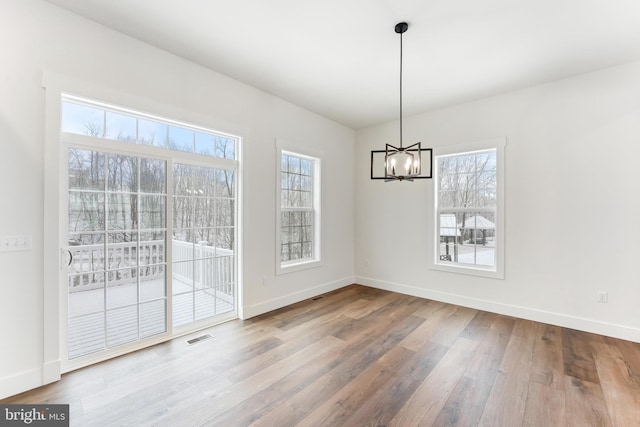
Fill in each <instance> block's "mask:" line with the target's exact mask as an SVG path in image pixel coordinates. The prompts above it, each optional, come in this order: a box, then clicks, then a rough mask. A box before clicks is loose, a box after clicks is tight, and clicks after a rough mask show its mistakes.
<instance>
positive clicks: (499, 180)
mask: <svg viewBox="0 0 640 427" xmlns="http://www.w3.org/2000/svg"><path fill="white" fill-rule="evenodd" d="M506 144H507V139H506V138H505V137H502V138H495V139H488V140H482V141H477V142H471V143H466V144H456V145H451V146H444V147H437V148H434V152H433V155H434V169H435V171H434V178H435V179H434V180H433V183H434V186H433V200H434V204H433V206H434V209H433V221H432V223H433V227H432V229H431V232H432V236H433V238H432V239H431V241H432V242H433V244H432V245H431V246H430V251H429V252H430V253H429V256H428V263H427V266H428V268H429V269H431V270H439V271H446V272H450V273H460V274H467V275H472V276H479V277H488V278H493V279H504V257H505V238H504V234H505V221H504V197H505V194H504V188H505V185H504V181H505V179H504V165H505V160H504V159H505V147H506ZM484 150H495V152H496V187H497V197H496V199H497V200H496V208H495V214H496V221H495V223H496V235H495V238H494V239H495V242H496V260H495V261H496V265H495V267H482V266H472V265H466V264H455V265H452V264H449V263H446V264H445V263H441V262H439V260H437V259H436V258H437V256H438V245H439V243H440V242H439V240H440V239H439V228H440V215H439V208H438V190H439V188H438V168H437V158H438V157H440V156H446V155H454V154H464V153H472V152H478V151H484ZM472 210H473V211H474V212H476V211H478V209H475V208H474V209H472ZM492 211H493V210H492Z"/></svg>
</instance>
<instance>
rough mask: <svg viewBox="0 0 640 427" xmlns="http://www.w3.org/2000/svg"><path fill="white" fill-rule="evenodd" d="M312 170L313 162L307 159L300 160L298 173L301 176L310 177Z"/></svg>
mask: <svg viewBox="0 0 640 427" xmlns="http://www.w3.org/2000/svg"><path fill="white" fill-rule="evenodd" d="M312 170H313V161H311V160H309V159H300V173H301V174H302V175H309V176H310V175H311V171H312Z"/></svg>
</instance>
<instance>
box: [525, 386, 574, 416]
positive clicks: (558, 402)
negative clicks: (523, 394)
mask: <svg viewBox="0 0 640 427" xmlns="http://www.w3.org/2000/svg"><path fill="white" fill-rule="evenodd" d="M524 421H525V424H527V425H531V426H551V425H559V426H565V425H568V423H567V418H566V411H565V393H564V389H558V388H556V387H551V386H547V385H544V384H540V383H538V382H536V381H531V382H530V383H529V391H528V392H527V403H526V406H525V412H524Z"/></svg>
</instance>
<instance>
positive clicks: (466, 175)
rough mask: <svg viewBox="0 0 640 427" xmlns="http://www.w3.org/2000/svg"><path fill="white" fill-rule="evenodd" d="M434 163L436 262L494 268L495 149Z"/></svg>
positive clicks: (452, 157) (444, 158) (439, 160)
mask: <svg viewBox="0 0 640 427" xmlns="http://www.w3.org/2000/svg"><path fill="white" fill-rule="evenodd" d="M437 165H438V177H439V180H438V185H439V189H438V196H437V197H438V208H439V210H440V213H439V246H438V253H437V262H440V263H445V264H448V263H450V264H466V265H474V266H482V267H495V266H496V247H495V235H496V211H495V209H496V208H497V176H496V152H495V151H487V152H478V153H466V154H460V155H455V156H443V157H438V158H437ZM474 208H477V209H479V210H478V211H476V212H474V211H473V209H474Z"/></svg>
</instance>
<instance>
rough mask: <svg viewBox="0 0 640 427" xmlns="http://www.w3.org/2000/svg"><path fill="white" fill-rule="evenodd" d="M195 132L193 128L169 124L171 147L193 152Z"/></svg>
mask: <svg viewBox="0 0 640 427" xmlns="http://www.w3.org/2000/svg"><path fill="white" fill-rule="evenodd" d="M193 144H194V133H193V131H192V130H189V129H185V128H181V127H177V126H169V148H170V149H171V150H177V151H187V152H189V153H193Z"/></svg>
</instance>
